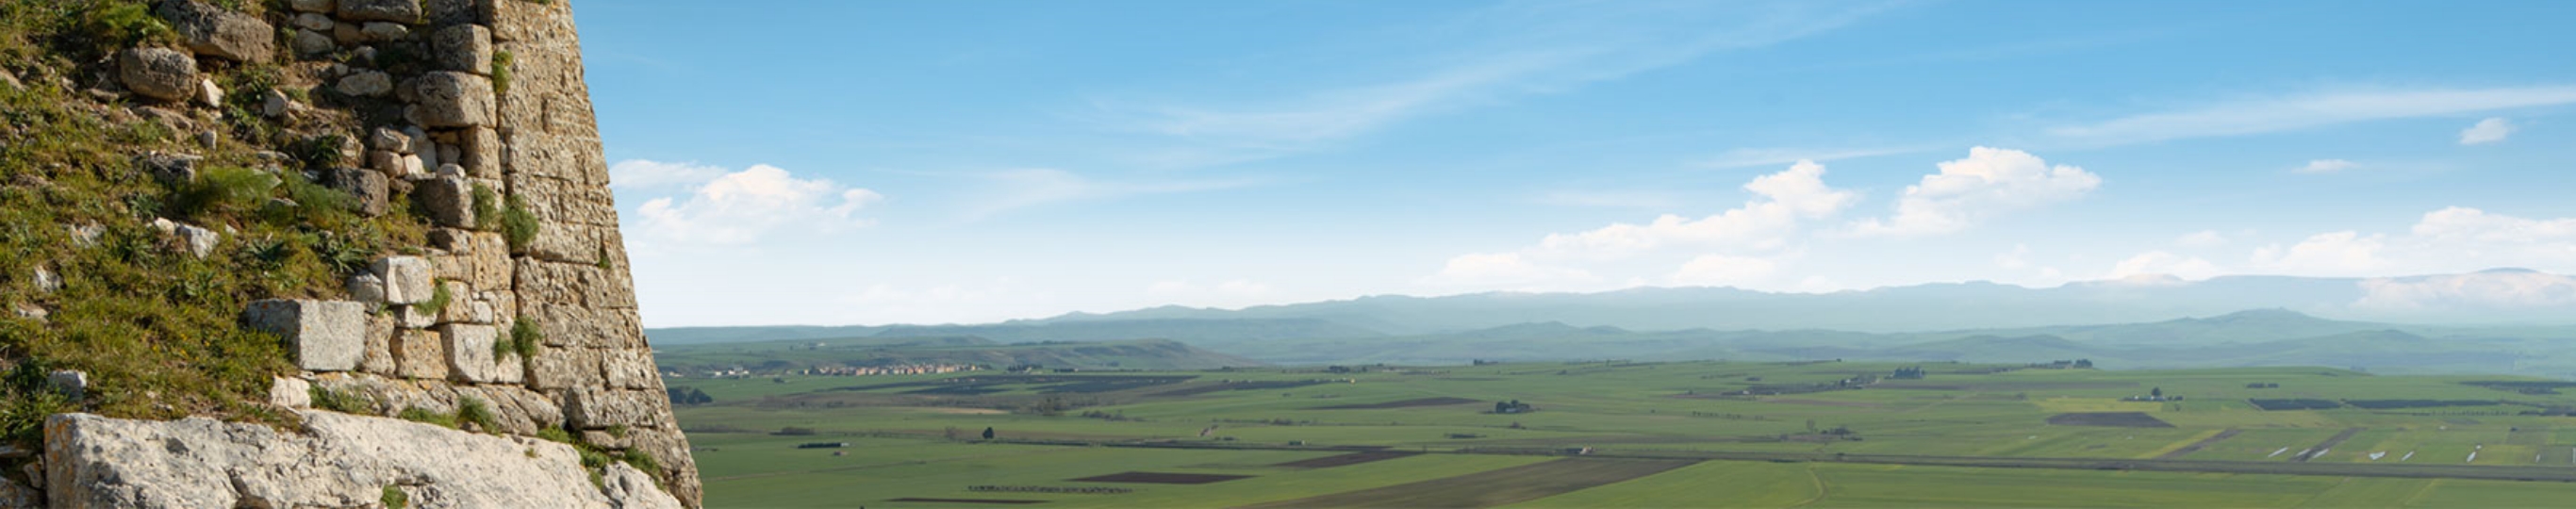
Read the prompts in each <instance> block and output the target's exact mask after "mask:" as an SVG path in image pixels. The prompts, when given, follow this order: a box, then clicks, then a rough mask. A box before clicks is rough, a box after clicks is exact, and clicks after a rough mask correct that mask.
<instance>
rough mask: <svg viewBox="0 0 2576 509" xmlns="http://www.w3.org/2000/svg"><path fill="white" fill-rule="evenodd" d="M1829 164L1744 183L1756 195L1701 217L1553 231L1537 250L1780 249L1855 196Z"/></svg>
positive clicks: (1605, 254) (1611, 253)
mask: <svg viewBox="0 0 2576 509" xmlns="http://www.w3.org/2000/svg"><path fill="white" fill-rule="evenodd" d="M1824 175H1825V167H1824V165H1820V164H1816V163H1815V162H1813V161H1799V162H1798V163H1797V164H1795V165H1792V166H1790V167H1789V169H1788V170H1785V171H1781V172H1779V173H1773V174H1769V175H1763V176H1761V177H1756V178H1754V179H1753V181H1752V182H1749V183H1746V184H1744V189H1745V190H1747V191H1752V192H1753V194H1754V198H1753V199H1752V200H1750V201H1747V202H1745V204H1744V206H1742V207H1737V208H1734V209H1728V210H1727V211H1725V212H1719V213H1717V214H1713V215H1710V216H1708V217H1703V218H1699V219H1689V218H1685V217H1682V216H1679V215H1673V214H1665V215H1663V216H1660V217H1656V218H1655V220H1654V222H1651V223H1646V224H1630V223H1614V224H1611V225H1610V226H1605V227H1601V228H1599V229H1594V230H1591V231H1586V232H1581V233H1571V234H1549V235H1548V236H1547V238H1545V239H1541V240H1540V241H1539V246H1538V248H1537V250H1538V251H1540V252H1542V253H1543V254H1546V255H1549V256H1552V257H1574V258H1595V259H1604V258H1613V259H1615V258H1620V257H1625V256H1627V255H1631V254H1635V253H1636V252H1639V251H1644V250H1650V249H1655V248H1659V247H1664V246H1670V245H1699V246H1711V245H1726V246H1736V247H1751V248H1755V249H1776V248H1779V247H1781V246H1782V245H1783V244H1785V243H1787V242H1788V240H1789V235H1790V234H1791V233H1793V232H1795V231H1796V229H1797V225H1798V223H1799V221H1801V220H1806V219H1817V218H1822V217H1826V216H1830V215H1832V214H1834V213H1836V212H1840V211H1841V210H1843V209H1844V208H1848V207H1850V206H1851V204H1852V202H1853V201H1855V200H1857V197H1856V196H1855V195H1853V194H1852V193H1851V192H1849V191H1843V190H1839V189H1834V188H1832V187H1830V186H1826V185H1825V182H1824Z"/></svg>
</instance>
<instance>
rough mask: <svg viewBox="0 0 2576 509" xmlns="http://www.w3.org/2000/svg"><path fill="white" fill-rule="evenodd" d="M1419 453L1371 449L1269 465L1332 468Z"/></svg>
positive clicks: (1417, 454)
mask: <svg viewBox="0 0 2576 509" xmlns="http://www.w3.org/2000/svg"><path fill="white" fill-rule="evenodd" d="M1421 454H1422V453H1418V452H1404V451H1371V452H1355V453H1350V454H1344V455H1340V456H1325V457H1321V458H1315V459H1304V460H1297V461H1291V462H1287V463H1280V464H1277V465H1271V466H1274V467H1288V468H1333V467H1347V466H1351V465H1357V464H1361V463H1370V462H1378V461H1386V460H1391V459H1396V458H1403V457H1408V456H1419V455H1421Z"/></svg>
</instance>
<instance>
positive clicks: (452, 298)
mask: <svg viewBox="0 0 2576 509" xmlns="http://www.w3.org/2000/svg"><path fill="white" fill-rule="evenodd" d="M438 284H440V285H443V286H446V287H447V295H448V302H447V307H445V308H440V309H439V310H438V323H457V322H471V321H473V320H474V296H475V295H476V293H475V292H474V285H471V284H467V283H466V282H464V281H457V280H454V279H447V280H441V281H439V282H438Z"/></svg>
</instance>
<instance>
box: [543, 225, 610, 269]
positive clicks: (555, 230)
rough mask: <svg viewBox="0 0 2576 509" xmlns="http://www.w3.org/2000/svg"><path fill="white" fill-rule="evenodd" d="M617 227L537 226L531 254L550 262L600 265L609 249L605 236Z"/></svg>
mask: <svg viewBox="0 0 2576 509" xmlns="http://www.w3.org/2000/svg"><path fill="white" fill-rule="evenodd" d="M613 230H616V228H614V227H608V226H592V225H587V224H579V223H556V224H549V225H546V227H545V228H539V229H537V236H536V238H533V239H529V241H528V253H527V254H528V255H529V256H533V257H536V258H537V259H540V260H545V261H550V262H564V263H578V264H585V265H598V264H599V255H600V254H602V253H604V252H606V250H607V248H608V246H607V245H606V244H603V243H601V236H602V235H603V233H604V232H607V231H613Z"/></svg>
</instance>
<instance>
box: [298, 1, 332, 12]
mask: <svg viewBox="0 0 2576 509" xmlns="http://www.w3.org/2000/svg"><path fill="white" fill-rule="evenodd" d="M335 4H336V3H335V2H332V1H331V0H287V2H286V5H287V7H288V8H291V9H295V12H331V7H332V6H333V5H335Z"/></svg>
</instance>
